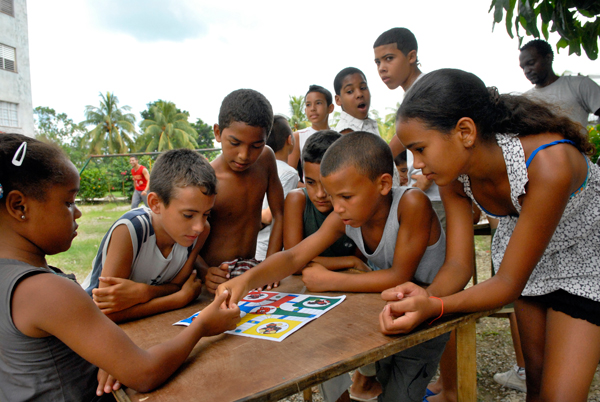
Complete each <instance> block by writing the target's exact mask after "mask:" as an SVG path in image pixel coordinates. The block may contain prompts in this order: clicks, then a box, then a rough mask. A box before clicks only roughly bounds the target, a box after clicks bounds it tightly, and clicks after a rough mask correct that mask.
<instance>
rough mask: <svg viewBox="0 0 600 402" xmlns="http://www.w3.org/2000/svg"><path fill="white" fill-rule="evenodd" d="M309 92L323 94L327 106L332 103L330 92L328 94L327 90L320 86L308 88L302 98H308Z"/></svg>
mask: <svg viewBox="0 0 600 402" xmlns="http://www.w3.org/2000/svg"><path fill="white" fill-rule="evenodd" d="M311 92H318V93H320V94H323V96H325V102H327V106H329V105H331V104H332V103H333V96H331V92H329V91H328V90H327V89H325V88H323V87H322V86H320V85H311V86H309V87H308V91H307V92H306V95H304V98H306V97H307V96H308V94H309V93H311Z"/></svg>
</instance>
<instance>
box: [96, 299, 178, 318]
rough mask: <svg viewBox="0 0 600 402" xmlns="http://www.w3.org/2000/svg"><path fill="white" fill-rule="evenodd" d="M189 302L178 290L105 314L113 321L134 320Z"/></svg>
mask: <svg viewBox="0 0 600 402" xmlns="http://www.w3.org/2000/svg"><path fill="white" fill-rule="evenodd" d="M188 303H189V301H188V300H185V299H184V298H183V296H182V295H180V294H178V292H175V293H172V294H170V295H167V296H163V297H157V298H154V299H152V300H150V301H148V302H146V303H141V304H136V305H135V306H132V307H129V308H127V309H125V310H121V311H117V312H115V313H110V314H107V315H106V316H107V317H108V318H110V319H111V320H112V321H114V322H125V321H131V320H136V319H139V318H142V317H148V316H151V315H155V314H160V313H164V312H165V311H171V310H176V309H178V308H182V307H184V306H185V305H187V304H188Z"/></svg>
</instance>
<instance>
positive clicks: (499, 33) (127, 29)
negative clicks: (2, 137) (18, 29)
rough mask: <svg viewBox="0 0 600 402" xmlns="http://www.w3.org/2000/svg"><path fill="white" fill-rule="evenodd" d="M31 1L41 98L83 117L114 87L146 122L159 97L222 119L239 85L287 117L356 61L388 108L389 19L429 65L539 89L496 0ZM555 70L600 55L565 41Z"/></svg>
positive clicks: (391, 98)
mask: <svg viewBox="0 0 600 402" xmlns="http://www.w3.org/2000/svg"><path fill="white" fill-rule="evenodd" d="M27 3H28V4H27V8H28V18H29V50H30V60H31V81H32V95H33V105H34V107H35V106H49V107H52V108H54V109H55V110H56V111H57V112H64V113H67V115H68V116H69V117H71V118H72V119H73V120H75V121H76V122H78V121H81V120H83V119H84V108H85V106H86V105H94V106H97V105H98V101H99V96H98V94H99V92H106V91H110V92H114V94H115V95H116V96H117V97H118V98H119V101H120V105H121V106H123V105H129V106H131V108H132V111H133V113H135V115H136V117H137V118H138V120H139V119H140V116H139V112H140V111H142V110H144V109H145V108H146V104H147V103H149V102H151V101H155V100H158V99H163V100H168V101H173V102H175V103H176V104H177V106H178V107H179V108H180V109H184V110H188V111H189V112H190V116H191V119H190V121H193V122H195V121H196V118H201V119H203V120H204V121H205V122H206V123H209V124H214V123H215V122H216V121H217V117H218V113H219V106H220V104H221V101H222V100H223V98H224V97H225V96H226V95H227V94H228V93H229V92H231V91H233V90H235V89H238V88H252V89H255V90H258V91H260V92H262V93H263V94H264V95H265V96H266V97H267V98H268V99H269V101H270V102H271V104H272V105H273V110H274V112H275V113H281V114H286V115H289V95H304V94H305V93H306V90H307V89H308V86H309V85H310V84H319V85H323V86H324V87H326V88H328V89H329V90H330V91H331V92H332V93H333V78H334V77H335V75H336V74H337V73H338V72H339V71H340V70H341V69H342V68H344V67H349V66H353V67H357V68H360V69H361V70H363V71H364V73H365V74H366V77H367V81H368V83H369V87H370V89H371V99H372V101H371V110H373V109H376V110H378V111H379V112H380V114H382V115H384V114H386V113H389V112H390V110H389V109H388V108H393V107H394V106H395V105H396V103H397V102H399V101H401V99H402V89H401V88H399V89H397V90H396V91H390V90H389V89H388V88H387V87H386V86H385V85H384V84H383V83H382V82H381V80H380V79H379V76H378V74H377V70H376V68H375V63H374V62H373V42H374V41H375V39H376V38H377V37H378V36H379V34H381V33H382V32H384V31H386V30H388V29H390V28H393V27H406V28H409V29H410V30H412V31H413V32H414V34H415V35H416V37H417V41H418V42H419V53H418V55H419V60H420V62H421V70H422V71H423V72H429V71H433V70H436V69H438V68H443V67H453V68H460V69H463V70H467V71H470V72H473V73H475V74H477V75H478V76H479V77H480V78H481V79H482V80H483V81H484V82H485V83H486V84H487V85H495V86H497V87H498V89H499V90H500V92H523V91H526V90H527V89H529V88H530V87H531V84H530V83H529V81H527V79H526V78H525V76H524V75H523V73H522V71H521V69H520V68H519V62H518V56H519V51H518V40H517V39H516V38H515V39H511V38H510V37H509V36H508V34H507V33H506V30H505V27H504V24H503V23H502V24H501V25H496V27H495V30H494V32H493V33H492V22H493V19H492V15H490V14H488V8H489V3H490V1H489V0H487V1H486V0H461V1H448V0H429V1H420V2H416V1H403V0H396V1H390V0H388V1H379V0H369V1H365V2H360V4H361V6H360V7H356V6H352V5H350V2H348V1H323V0H321V1H314V2H313V1H303V2H297V1H296V2H291V1H281V0H279V1H253V2H250V1H237V0H236V1H234V0H225V1H193V0H53V1H48V0H27ZM527 40H528V39H525V41H527ZM555 42H556V40H551V43H552V44H553V47H554V43H555ZM554 70H555V72H556V73H558V74H561V73H563V72H564V71H566V70H568V71H570V72H572V73H582V74H586V75H589V74H596V75H597V74H600V68H599V64H598V62H592V61H590V60H588V59H587V57H586V56H585V55H583V56H581V57H577V56H576V55H573V56H568V55H567V51H565V50H562V51H561V54H559V55H556V56H555V61H554ZM336 110H338V107H337V106H336Z"/></svg>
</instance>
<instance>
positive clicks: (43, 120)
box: [33, 106, 87, 167]
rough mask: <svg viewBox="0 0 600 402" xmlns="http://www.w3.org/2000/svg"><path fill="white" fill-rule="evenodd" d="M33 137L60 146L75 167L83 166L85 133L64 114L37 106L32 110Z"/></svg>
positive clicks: (85, 149) (81, 127)
mask: <svg viewBox="0 0 600 402" xmlns="http://www.w3.org/2000/svg"><path fill="white" fill-rule="evenodd" d="M33 114H34V119H35V137H36V138H37V139H39V140H41V141H50V142H53V143H55V144H56V145H58V146H60V147H61V148H62V149H63V151H65V153H66V154H67V155H68V156H69V159H71V161H72V162H73V163H74V164H75V166H77V167H81V166H82V165H83V162H84V159H85V156H86V155H87V147H86V146H85V145H86V144H85V142H84V141H82V139H83V136H84V135H85V133H86V130H85V128H84V127H83V126H82V125H81V124H76V123H74V122H73V120H72V119H69V117H68V116H67V115H66V113H56V111H55V110H54V109H52V108H50V107H46V106H38V107H36V108H35V109H33Z"/></svg>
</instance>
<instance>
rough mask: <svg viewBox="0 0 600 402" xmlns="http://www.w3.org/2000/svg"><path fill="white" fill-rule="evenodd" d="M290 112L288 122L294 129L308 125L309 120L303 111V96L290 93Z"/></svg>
mask: <svg viewBox="0 0 600 402" xmlns="http://www.w3.org/2000/svg"><path fill="white" fill-rule="evenodd" d="M290 113H291V114H292V116H291V117H290V118H289V119H288V123H290V126H291V127H292V128H293V129H294V131H298V130H302V129H303V128H306V127H308V125H309V121H308V119H307V118H306V114H305V113H304V96H291V95H290Z"/></svg>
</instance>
